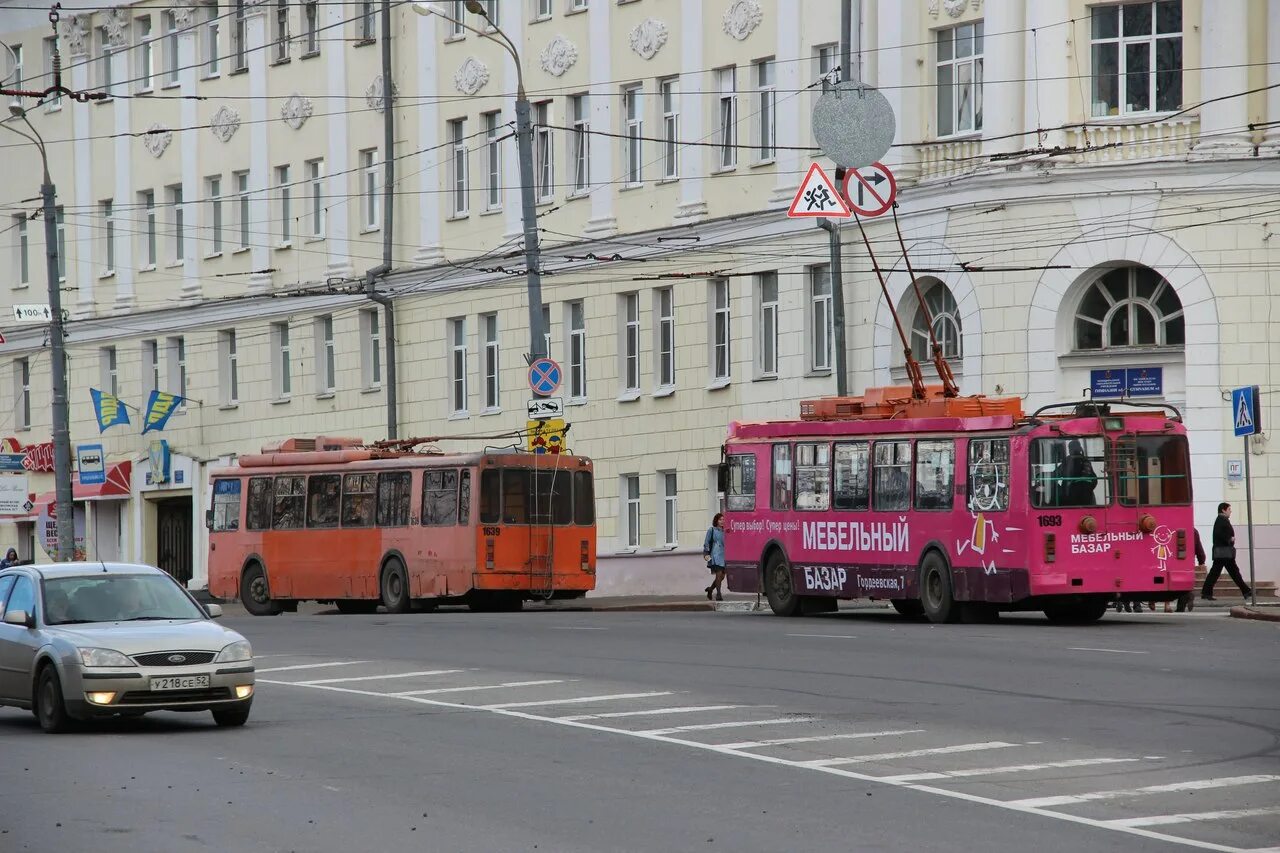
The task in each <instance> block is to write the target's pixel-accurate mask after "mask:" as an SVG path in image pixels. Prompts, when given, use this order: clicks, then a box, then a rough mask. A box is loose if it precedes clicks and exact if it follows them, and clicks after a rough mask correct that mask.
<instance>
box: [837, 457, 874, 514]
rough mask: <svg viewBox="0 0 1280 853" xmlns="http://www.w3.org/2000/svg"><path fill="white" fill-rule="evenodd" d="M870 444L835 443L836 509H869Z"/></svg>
mask: <svg viewBox="0 0 1280 853" xmlns="http://www.w3.org/2000/svg"><path fill="white" fill-rule="evenodd" d="M870 454H871V445H870V443H868V442H865V441H854V442H843V443H837V444H836V457H835V461H836V474H835V487H836V496H835V506H836V509H869V508H870V507H871V480H870V479H869V470H868V469H869V468H870Z"/></svg>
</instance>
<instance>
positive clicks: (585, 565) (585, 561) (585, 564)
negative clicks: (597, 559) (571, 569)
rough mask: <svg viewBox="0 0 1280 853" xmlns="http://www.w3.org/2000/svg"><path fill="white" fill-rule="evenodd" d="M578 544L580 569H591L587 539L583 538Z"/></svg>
mask: <svg viewBox="0 0 1280 853" xmlns="http://www.w3.org/2000/svg"><path fill="white" fill-rule="evenodd" d="M580 545H581V547H580V549H579V551H578V554H579V556H580V557H581V560H582V571H584V572H585V571H589V570H590V569H591V557H590V554H589V553H588V551H587V540H585V539H583V540H582V541H581V543H580Z"/></svg>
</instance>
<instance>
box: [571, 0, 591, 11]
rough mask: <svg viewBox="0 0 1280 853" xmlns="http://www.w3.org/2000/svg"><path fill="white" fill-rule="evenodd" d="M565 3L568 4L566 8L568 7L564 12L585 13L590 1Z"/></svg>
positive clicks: (576, 0)
mask: <svg viewBox="0 0 1280 853" xmlns="http://www.w3.org/2000/svg"><path fill="white" fill-rule="evenodd" d="M566 2H567V3H568V7H569V8H568V9H567V10H566V11H568V12H585V11H587V4H588V3H589V2H590V0H566Z"/></svg>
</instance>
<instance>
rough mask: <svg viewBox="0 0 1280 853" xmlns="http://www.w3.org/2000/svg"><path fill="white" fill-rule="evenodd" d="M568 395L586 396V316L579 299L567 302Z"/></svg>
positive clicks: (577, 397) (580, 397)
mask: <svg viewBox="0 0 1280 853" xmlns="http://www.w3.org/2000/svg"><path fill="white" fill-rule="evenodd" d="M569 396H570V397H571V398H572V399H575V400H581V399H584V398H586V396H587V317H586V309H585V307H584V304H583V302H582V301H581V300H578V301H577V302H570V303H569Z"/></svg>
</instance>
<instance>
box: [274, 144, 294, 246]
mask: <svg viewBox="0 0 1280 853" xmlns="http://www.w3.org/2000/svg"><path fill="white" fill-rule="evenodd" d="M275 172H276V193H277V196H276V198H277V200H278V201H279V202H280V242H279V243H277V244H276V248H278V249H287V248H289V247H290V246H292V245H293V184H292V183H291V182H290V177H291V176H290V174H289V164H288V163H286V164H284V165H283V166H276V169H275Z"/></svg>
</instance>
